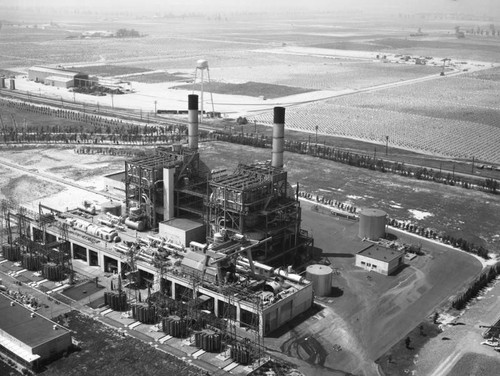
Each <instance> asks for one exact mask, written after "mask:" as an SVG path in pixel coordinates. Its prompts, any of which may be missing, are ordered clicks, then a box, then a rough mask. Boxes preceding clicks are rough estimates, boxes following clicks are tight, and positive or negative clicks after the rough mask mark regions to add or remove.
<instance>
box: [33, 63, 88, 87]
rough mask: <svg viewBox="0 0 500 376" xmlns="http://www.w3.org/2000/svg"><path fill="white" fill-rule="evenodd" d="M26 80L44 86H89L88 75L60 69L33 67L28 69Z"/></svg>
mask: <svg viewBox="0 0 500 376" xmlns="http://www.w3.org/2000/svg"><path fill="white" fill-rule="evenodd" d="M28 79H29V80H30V81H35V82H40V83H42V84H45V85H49V86H55V87H61V88H66V89H67V88H70V87H74V86H77V87H80V86H86V85H89V75H88V74H84V73H81V72H77V71H72V70H68V69H62V68H50V67H43V66H34V67H31V68H29V69H28Z"/></svg>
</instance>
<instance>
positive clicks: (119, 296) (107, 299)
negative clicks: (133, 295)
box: [104, 291, 128, 311]
mask: <svg viewBox="0 0 500 376" xmlns="http://www.w3.org/2000/svg"><path fill="white" fill-rule="evenodd" d="M104 304H106V305H108V306H109V308H111V309H112V310H113V311H126V310H127V309H128V305H127V294H125V293H124V292H123V291H122V292H105V293H104Z"/></svg>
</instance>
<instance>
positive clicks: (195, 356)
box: [191, 349, 206, 359]
mask: <svg viewBox="0 0 500 376" xmlns="http://www.w3.org/2000/svg"><path fill="white" fill-rule="evenodd" d="M205 353H206V351H205V350H202V349H200V350H198V351H196V352H195V353H194V354H192V355H191V356H192V357H193V358H195V359H198V358H199V357H200V356H201V355H203V354H205Z"/></svg>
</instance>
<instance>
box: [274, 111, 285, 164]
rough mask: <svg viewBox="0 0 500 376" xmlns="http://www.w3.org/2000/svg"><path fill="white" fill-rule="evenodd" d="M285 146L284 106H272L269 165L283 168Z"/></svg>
mask: <svg viewBox="0 0 500 376" xmlns="http://www.w3.org/2000/svg"><path fill="white" fill-rule="evenodd" d="M284 146H285V107H274V125H273V154H272V160H271V166H273V167H276V168H283V150H284Z"/></svg>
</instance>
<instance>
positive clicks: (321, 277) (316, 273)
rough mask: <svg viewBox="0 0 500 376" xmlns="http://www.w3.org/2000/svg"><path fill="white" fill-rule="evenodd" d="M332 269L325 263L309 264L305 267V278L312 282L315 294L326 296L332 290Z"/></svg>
mask: <svg viewBox="0 0 500 376" xmlns="http://www.w3.org/2000/svg"><path fill="white" fill-rule="evenodd" d="M332 274H333V270H332V268H330V267H329V266H327V265H318V264H316V265H309V266H308V267H307V269H306V279H307V280H309V281H311V282H312V283H313V289H314V294H315V295H316V296H328V295H329V294H330V292H331V290H332Z"/></svg>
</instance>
